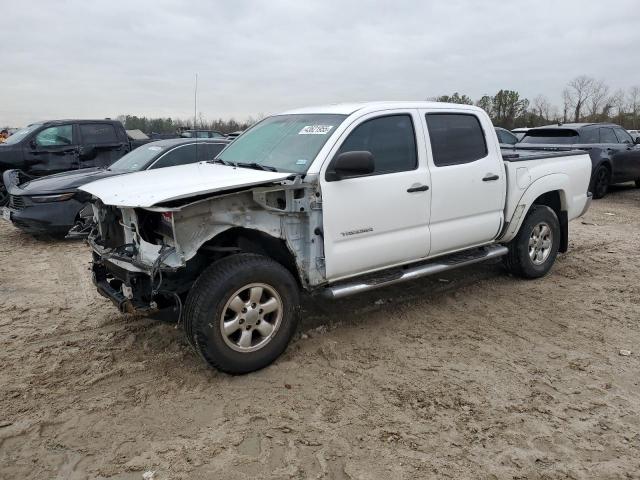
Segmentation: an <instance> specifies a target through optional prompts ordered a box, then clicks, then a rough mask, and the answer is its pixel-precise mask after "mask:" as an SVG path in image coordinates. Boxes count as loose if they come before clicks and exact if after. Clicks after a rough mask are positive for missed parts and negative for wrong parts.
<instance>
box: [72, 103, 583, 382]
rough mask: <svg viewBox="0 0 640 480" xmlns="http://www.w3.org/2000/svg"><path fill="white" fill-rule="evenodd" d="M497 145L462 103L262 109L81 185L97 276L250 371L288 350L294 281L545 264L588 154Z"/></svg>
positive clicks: (299, 289) (538, 270)
mask: <svg viewBox="0 0 640 480" xmlns="http://www.w3.org/2000/svg"><path fill="white" fill-rule="evenodd" d="M500 147H501V146H500V141H499V139H498V135H497V133H496V130H494V127H493V125H492V124H491V121H490V119H489V117H488V116H487V114H486V113H485V112H484V111H483V110H481V109H479V108H477V107H473V106H467V105H450V104H443V103H429V102H397V103H375V102H374V103H363V104H342V105H332V106H327V107H320V108H309V109H300V110H294V111H289V112H285V113H283V114H279V115H274V116H271V117H267V118H266V119H264V120H262V121H261V122H259V123H258V124H256V125H254V126H253V127H252V128H250V129H249V130H248V131H246V132H245V133H243V134H242V136H240V137H239V138H238V139H237V140H235V141H234V142H233V143H230V144H229V145H228V146H227V147H226V148H225V149H224V150H222V151H221V152H220V153H219V154H218V155H217V156H216V158H215V159H213V160H209V161H205V162H199V163H194V164H189V165H182V166H173V167H167V168H163V169H150V170H147V171H139V172H134V173H130V174H127V175H123V176H121V177H118V178H104V179H101V180H97V181H95V182H91V183H89V184H86V185H83V186H81V187H79V189H80V190H81V191H84V192H86V193H87V194H88V195H91V196H92V198H93V201H92V210H93V219H94V221H95V228H94V229H93V230H92V232H91V234H90V235H89V239H88V240H89V243H90V245H91V248H92V250H93V263H92V271H93V279H94V283H95V285H96V287H97V289H98V291H99V292H100V293H101V294H102V295H104V296H105V297H107V298H109V299H111V301H112V302H113V303H114V304H115V305H116V306H117V308H118V309H119V310H120V311H122V312H131V311H142V312H149V311H155V310H157V309H161V308H172V307H175V308H176V310H177V312H178V318H179V323H181V324H182V325H183V326H184V329H185V333H186V336H187V339H188V341H189V342H190V343H191V344H192V345H193V347H194V348H195V349H196V350H197V351H198V352H199V353H200V355H201V356H202V357H203V358H204V359H205V360H206V361H207V362H208V363H209V364H210V365H212V366H214V367H217V368H219V369H221V370H224V371H226V372H231V373H245V372H250V371H253V370H256V369H259V368H262V367H264V366H266V365H268V364H269V363H271V362H272V361H273V360H275V359H276V358H277V357H278V356H279V355H280V354H281V353H282V352H283V351H284V349H285V348H286V346H287V344H288V342H289V340H290V338H291V336H292V334H293V332H294V331H295V328H296V323H297V320H298V314H299V307H298V305H299V298H300V294H301V293H303V292H306V293H310V294H315V295H324V296H327V297H329V298H342V297H345V296H347V295H351V294H355V293H358V292H362V291H366V290H370V289H373V288H379V287H382V286H384V285H389V284H392V283H397V282H402V281H405V280H410V279H414V278H418V277H422V276H426V275H432V274H437V273H440V272H443V271H446V270H450V269H453V268H459V267H462V266H465V265H469V264H473V263H477V262H482V261H486V260H490V259H498V258H502V259H504V261H505V264H506V266H507V267H508V269H509V270H510V271H511V272H512V273H514V274H515V275H518V276H520V277H523V278H538V277H541V276H543V275H545V274H546V273H547V272H548V271H549V269H550V268H551V266H552V265H553V263H554V261H555V259H556V256H557V254H558V252H566V251H567V249H568V245H569V242H568V223H569V221H570V220H573V219H575V218H577V217H579V216H580V215H582V214H583V213H584V212H585V211H586V209H587V208H588V206H589V201H590V198H591V197H590V194H589V193H588V187H589V182H590V176H591V170H592V163H591V159H590V158H589V155H588V154H587V153H586V152H584V151H580V150H578V151H537V150H534V151H530V150H529V151H527V150H523V149H517V150H515V149H509V150H501V148H500Z"/></svg>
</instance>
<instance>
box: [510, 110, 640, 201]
mask: <svg viewBox="0 0 640 480" xmlns="http://www.w3.org/2000/svg"><path fill="white" fill-rule="evenodd" d="M638 143H640V141H638V140H634V139H633V138H632V137H631V135H630V134H629V133H628V132H627V131H626V130H625V129H624V128H622V127H620V126H619V125H615V124H610V123H567V124H559V125H550V126H546V127H538V128H532V129H530V130H528V131H527V133H526V134H525V136H524V137H523V138H522V140H521V141H520V142H519V143H518V144H517V145H516V148H523V149H527V150H575V149H578V150H583V151H587V152H589V155H590V157H591V182H590V185H589V189H590V191H592V192H593V197H594V198H602V197H603V196H604V195H606V193H607V190H608V188H609V185H612V184H616V183H624V182H635V183H636V185H637V186H638V187H640V146H638Z"/></svg>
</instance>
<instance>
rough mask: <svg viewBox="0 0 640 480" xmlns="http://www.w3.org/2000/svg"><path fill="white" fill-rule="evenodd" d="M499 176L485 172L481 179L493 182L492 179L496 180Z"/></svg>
mask: <svg viewBox="0 0 640 480" xmlns="http://www.w3.org/2000/svg"><path fill="white" fill-rule="evenodd" d="M499 178H500V177H499V176H498V175H496V174H494V173H487V175H486V176H485V177H484V178H483V179H482V181H483V182H493V181H494V180H498V179H499Z"/></svg>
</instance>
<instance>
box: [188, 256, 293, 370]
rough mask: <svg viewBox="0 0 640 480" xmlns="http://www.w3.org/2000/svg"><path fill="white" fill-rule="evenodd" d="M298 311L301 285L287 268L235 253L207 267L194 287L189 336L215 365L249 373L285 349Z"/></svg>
mask: <svg viewBox="0 0 640 480" xmlns="http://www.w3.org/2000/svg"><path fill="white" fill-rule="evenodd" d="M297 311H298V286H297V284H296V281H295V279H294V278H293V276H292V275H291V273H290V272H289V271H288V270H287V269H286V268H284V267H283V266H282V265H280V264H279V263H277V262H276V261H274V260H272V259H270V258H268V257H264V256H262V255H254V254H238V255H231V256H229V257H226V258H223V259H222V260H220V261H218V262H215V263H214V264H212V265H211V266H210V267H209V268H207V269H206V270H205V271H204V272H203V273H202V274H201V275H200V277H199V278H198V280H196V282H195V283H194V285H193V287H192V288H191V291H190V292H189V295H188V297H187V301H186V304H185V312H184V324H185V332H186V335H187V339H188V340H189V342H190V343H191V344H192V345H193V347H194V348H195V349H196V350H197V351H198V353H199V354H200V355H201V356H202V358H204V360H205V361H206V362H207V363H209V364H210V365H211V366H213V367H215V368H217V369H219V370H222V371H224V372H227V373H235V374H238V373H248V372H252V371H254V370H258V369H260V368H263V367H266V366H267V365H269V364H270V363H271V362H273V361H274V360H275V359H276V358H277V357H278V356H280V354H281V353H282V352H283V351H284V350H285V348H286V347H287V345H288V343H289V341H290V339H291V336H292V335H293V333H294V332H295V329H296V326H297V320H298V315H297Z"/></svg>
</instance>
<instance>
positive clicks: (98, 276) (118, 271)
mask: <svg viewBox="0 0 640 480" xmlns="http://www.w3.org/2000/svg"><path fill="white" fill-rule="evenodd" d="M91 273H92V280H93V284H94V285H95V286H96V289H97V290H98V293H99V294H100V295H102V296H103V297H106V298H108V299H109V300H111V302H112V303H113V304H114V305H115V306H116V307H117V308H118V310H119V311H120V312H121V313H133V312H135V311H139V312H149V311H152V310H155V309H156V308H157V304H156V303H155V302H154V301H153V298H152V297H153V295H152V286H151V279H150V277H149V276H148V275H146V274H144V273H135V272H130V271H128V270H125V269H123V268H121V267H118V266H117V265H115V264H114V263H112V262H109V261H108V260H102V259H101V258H100V256H98V255H97V254H95V253H94V254H93V262H92V264H91Z"/></svg>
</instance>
